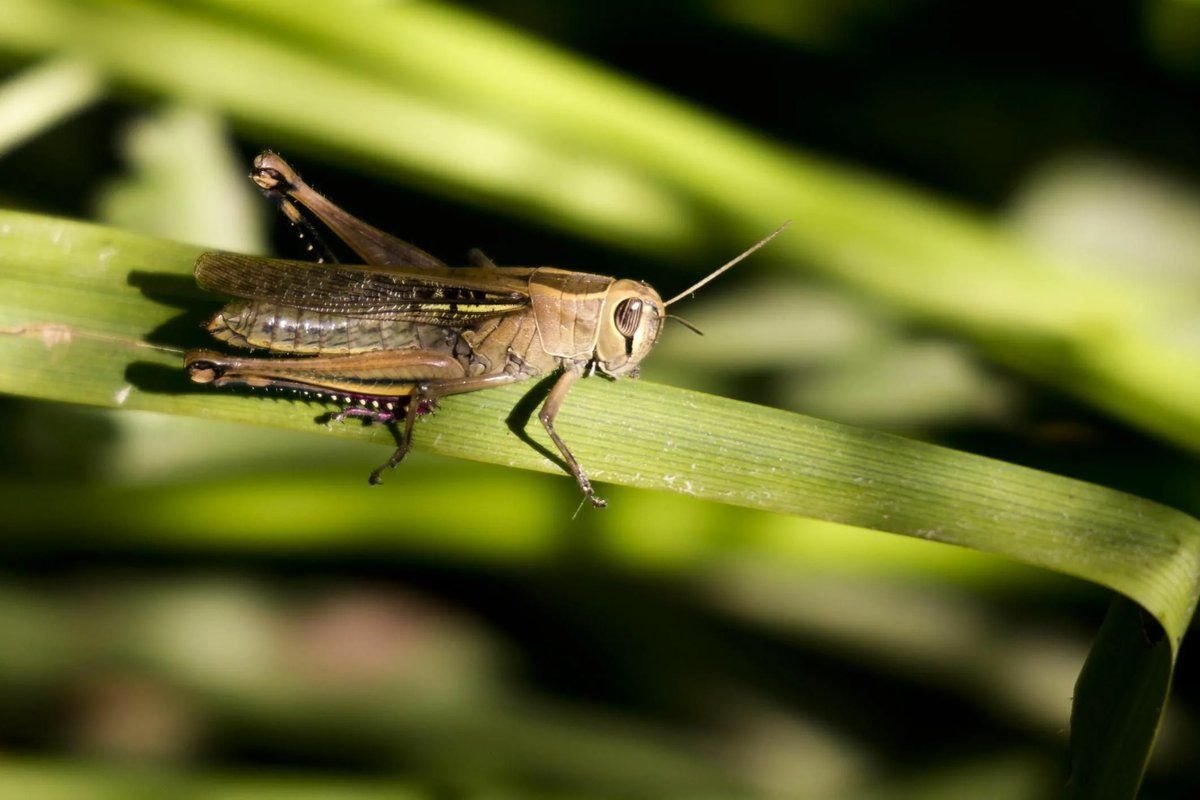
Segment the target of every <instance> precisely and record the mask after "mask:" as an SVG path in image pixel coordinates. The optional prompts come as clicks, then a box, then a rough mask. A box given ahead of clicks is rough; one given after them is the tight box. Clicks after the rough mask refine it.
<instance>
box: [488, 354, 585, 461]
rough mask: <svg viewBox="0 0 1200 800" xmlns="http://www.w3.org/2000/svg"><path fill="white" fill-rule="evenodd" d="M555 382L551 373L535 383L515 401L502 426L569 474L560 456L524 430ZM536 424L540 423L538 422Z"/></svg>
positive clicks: (555, 374) (555, 378) (556, 375)
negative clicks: (506, 427)
mask: <svg viewBox="0 0 1200 800" xmlns="http://www.w3.org/2000/svg"><path fill="white" fill-rule="evenodd" d="M557 380H558V373H557V372H552V373H551V374H549V375H547V376H546V377H544V378H542V379H541V380H540V381H538V382H537V383H535V384H534V385H533V388H532V389H530V390H529V391H528V392H526V393H525V394H524V395H522V396H521V399H520V400H518V401H517V404H516V405H515V406H513V410H512V411H510V412H509V414H508V416H507V417H506V418H505V420H504V424H505V425H507V426H508V429H509V430H510V431H512V432H513V434H514V435H515V436H516V437H517V438H518V439H520V440H521V441H522V442H524V443H525V444H527V445H529V446H530V447H531V448H533V449H534V450H536V451H537V452H538V453H541V454H542V455H543V456H544V457H546V458H547V459H549V460H550V461H552V462H554V463H555V464H557V465H558V466H559V468H560V469H562V470H563V471H565V472H567V473H568V474H569V473H570V471H571V468H570V467H569V466H567V462H566V461H564V460H563V458H562V456H561V455H559V454H558V453H556V452H555V451H553V450H551V449H550V448H548V447H546V446H545V445H543V444H542V443H541V442H538V441H536V440H535V439H534V438H533V437H532V436H530V435H529V434H528V433H527V432H526V428H527V427H528V425H529V418H530V417H532V416H533V415H534V412H535V411H537V409H538V407H539V406H541V404H542V403H543V402H544V401H545V400H546V396H547V395H549V394H550V390H551V389H552V388H554V384H555V382H556V381H557ZM538 424H541V423H540V422H539V423H538Z"/></svg>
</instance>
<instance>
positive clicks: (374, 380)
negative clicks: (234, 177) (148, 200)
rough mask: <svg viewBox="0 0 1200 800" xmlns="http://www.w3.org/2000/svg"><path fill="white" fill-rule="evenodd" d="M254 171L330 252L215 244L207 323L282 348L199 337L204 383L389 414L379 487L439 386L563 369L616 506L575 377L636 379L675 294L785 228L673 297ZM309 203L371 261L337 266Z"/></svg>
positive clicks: (454, 387)
mask: <svg viewBox="0 0 1200 800" xmlns="http://www.w3.org/2000/svg"><path fill="white" fill-rule="evenodd" d="M250 178H251V180H253V181H254V183H255V184H257V185H258V187H259V188H260V189H261V190H262V191H263V193H264V194H266V195H267V196H268V197H269V198H271V199H272V200H273V201H275V203H276V204H277V205H278V206H279V208H280V210H281V211H282V212H283V213H284V215H285V216H286V217H287V218H288V219H289V220H290V221H291V222H292V223H293V224H294V225H296V226H298V227H299V228H300V230H301V234H300V235H301V237H303V238H306V239H307V240H308V247H309V250H310V251H311V252H313V253H314V254H316V255H317V256H318V258H317V260H316V261H315V262H307V261H287V260H279V259H268V258H262V257H257V256H246V255H237V254H233V253H224V252H208V253H205V254H203V255H201V256H200V258H199V259H198V260H197V261H196V266H195V274H196V281H197V283H199V285H200V286H201V287H202V288H204V289H207V290H209V291H212V292H214V293H217V294H223V295H229V296H232V297H233V298H235V299H233V300H231V301H230V302H229V303H228V304H227V305H225V306H224V308H222V309H221V310H220V311H219V312H218V313H217V314H216V315H215V316H213V317H212V319H211V320H210V321H209V322H208V325H207V330H208V331H209V333H211V334H212V335H213V336H214V337H215V338H216V339H218V340H220V341H222V342H225V343H226V344H228V345H232V346H234V347H238V348H244V349H258V350H265V351H268V352H269V353H271V354H272V355H270V356H268V357H264V358H243V357H239V356H232V355H226V354H223V353H219V352H215V351H212V350H193V351H190V352H188V353H187V354H186V355H185V357H184V365H185V369H186V370H187V372H188V375H189V376H190V378H191V379H192V380H193V381H195V382H197V383H211V384H212V385H214V386H248V387H253V388H272V389H286V390H292V391H295V392H298V393H302V394H306V395H308V396H310V397H316V398H317V399H328V400H331V401H333V402H335V403H339V404H341V405H342V410H341V411H340V412H338V413H337V414H335V415H333V417H332V419H333V420H344V419H347V418H350V417H360V418H364V419H366V420H368V421H370V422H377V423H383V424H386V425H388V426H389V428H391V430H392V431H393V434H394V435H395V436H396V439H397V447H396V450H395V452H394V453H393V454H392V456H391V458H389V459H388V460H387V462H385V463H384V464H382V465H381V466H379V467H378V468H377V469H375V470H374V471H373V472H372V473H371V477H370V482H371V483H373V484H376V483H379V482H380V481H381V476H382V474H383V472H384V471H385V470H386V469H389V468H391V467H395V466H396V465H397V464H399V463H400V461H401V460H402V459H403V458H404V456H405V454H406V453H408V451H409V448H410V447H411V445H412V438H413V425H414V423H415V422H416V419H417V417H418V416H420V415H422V414H425V413H429V412H431V411H433V410H434V409H435V408H436V405H437V401H438V399H439V398H441V397H445V396H447V395H453V394H460V393H463V392H474V391H476V390H479V389H488V388H491V387H493V386H503V385H505V384H509V383H515V382H517V381H523V380H526V379H529V378H535V377H538V376H542V375H549V374H551V373H553V372H558V373H559V377H558V378H557V380H556V381H555V383H554V384H553V387H552V388H551V389H550V392H549V394H548V395H547V397H546V399H545V401H544V402H543V403H542V406H541V409H540V410H539V413H538V419H539V420H541V423H542V425H543V426H544V427H545V429H546V433H547V434H549V436H550V439H551V441H553V442H554V445H555V446H556V447H557V448H558V451H559V453H561V454H562V457H563V460H564V461H565V463H566V466H567V468H568V469H569V470H570V473H571V474H572V475H573V476H574V477H575V480H576V481H577V482H578V484H579V488H580V489H581V490H582V491H583V494H584V497H585V499H586V500H587V501H590V502H591V504H592V505H593V506H596V507H603V506H604V505H605V504H606V503H605V501H604V500H603V499H601V498H600V497H598V496H597V495H596V493H595V491H594V490H593V489H592V484H591V481H590V480H588V477H587V474H586V473H585V472H584V471H583V468H582V467H581V466H580V465H579V461H578V460H577V459H576V458H575V456H574V455H573V454H572V453H571V450H570V448H569V447H567V444H566V442H564V441H563V439H562V437H561V436H560V435H559V434H558V432H557V431H556V430H555V428H554V421H555V418H556V417H557V416H558V412H559V410H560V409H561V408H562V405H563V401H564V400H565V399H566V397H567V393H568V392H569V391H570V390H571V386H572V385H573V384H574V383H575V381H577V380H578V379H579V378H581V377H583V376H585V375H591V374H593V373H596V372H599V373H600V374H601V375H604V376H607V377H609V378H618V377H621V376H629V377H636V376H637V373H638V365H639V364H640V363H641V361H642V359H643V358H645V356H646V354H647V353H649V352H650V350H651V348H653V347H654V343H655V342H656V341H657V340H658V336H659V333H660V332H661V331H662V326H663V323H664V321H665V319H666V317H667V313H666V309H667V307H668V306H670V305H671V304H672V303H674V302H676V301H677V300H680V299H682V298H683V297H686V296H687V295H690V294H691V293H692V292H694V291H696V290H697V289H699V288H700V287H701V286H703V285H704V284H706V283H708V281H710V280H712V279H713V278H715V277H716V276H717V275H719V274H721V273H722V272H724V271H725V270H727V269H729V268H730V267H732V266H733V265H734V264H736V263H738V262H739V261H741V260H742V259H744V258H746V257H747V256H748V255H750V254H751V253H753V252H754V251H755V250H757V249H758V248H760V247H762V246H763V245H765V244H766V243H767V242H768V241H770V240H771V239H772V238H774V237H775V236H776V235H778V234H779V232H780V231H781V230H782V229H783V227H785V226H786V225H787V223H784V225H783V226H780V228H779V229H777V230H775V231H774V232H773V233H771V234H770V235H768V236H767V237H766V238H764V239H762V240H761V241H759V242H758V243H757V244H755V245H754V246H752V247H751V248H749V249H748V250H746V251H745V252H743V253H742V254H741V255H739V256H738V257H736V258H735V259H733V260H732V261H730V262H728V263H727V264H725V265H724V266H722V267H720V268H718V269H717V270H715V271H714V272H712V273H711V274H710V275H708V276H707V277H706V278H704V279H703V280H701V281H699V282H697V283H696V284H694V285H693V286H691V287H689V288H688V289H686V290H684V291H683V292H680V293H679V294H678V295H677V296H675V297H673V298H672V299H670V300H668V301H666V302H663V300H662V298H661V297H659V294H658V292H656V291H655V290H654V289H653V288H651V287H650V286H649V285H647V284H645V283H643V282H641V281H636V280H629V279H616V278H610V277H606V276H603V275H592V274H590V273H586V272H572V271H569V270H564V269H558V268H556V267H497V266H496V265H495V264H493V263H492V262H491V260H490V259H488V258H487V257H486V256H484V255H483V254H482V253H480V252H479V251H472V255H471V261H472V262H473V266H470V267H456V268H451V267H448V266H446V265H445V264H444V263H442V262H441V261H439V260H438V259H437V258H434V257H433V256H431V255H429V254H428V253H426V252H424V251H423V250H420V249H418V248H416V247H414V246H413V245H411V244H408V243H406V242H403V241H401V240H399V239H397V238H395V237H394V236H391V235H390V234H387V233H384V232H383V231H381V230H379V229H378V228H375V227H373V226H371V225H369V224H367V223H366V222H363V221H362V220H359V219H357V218H356V217H354V216H352V215H351V214H349V213H348V212H346V211H344V210H343V209H341V208H339V207H338V206H336V205H334V204H333V203H331V202H330V201H329V200H327V199H326V198H325V197H323V196H322V195H320V194H318V193H317V192H316V191H314V190H313V189H312V188H311V187H309V186H308V185H307V184H306V183H305V182H304V181H303V180H301V179H300V176H299V175H298V174H297V173H296V171H295V170H293V169H292V168H291V167H290V166H289V165H288V164H287V163H286V162H285V161H284V160H283V159H282V158H280V157H279V156H277V155H275V154H274V153H269V152H268V153H263V154H261V155H259V156H258V157H257V158H256V159H255V160H254V168H253V171H252V172H251V173H250ZM301 209H304V211H307V212H308V213H309V214H311V215H312V216H314V217H315V218H316V219H317V220H319V221H320V222H322V223H324V225H325V226H326V227H328V228H329V229H330V230H331V231H333V233H334V234H336V235H337V236H338V238H340V239H341V240H342V241H343V242H345V243H346V245H347V246H349V247H350V249H352V250H353V251H354V252H355V253H356V254H357V255H358V256H359V257H360V258H361V259H362V261H363V265H354V266H350V265H342V264H338V263H336V258H334V257H333V254H332V253H331V252H330V251H329V249H328V248H327V247H325V246H324V244H323V243H322V242H321V240H320V237H319V236H318V234H317V231H316V230H315V228H314V226H313V225H312V224H311V223H310V222H309V220H308V217H306V216H305V214H304V212H303V211H302V210H301ZM328 262H333V263H328ZM399 423H402V428H400V429H399V430H397V427H396V426H397V424H399Z"/></svg>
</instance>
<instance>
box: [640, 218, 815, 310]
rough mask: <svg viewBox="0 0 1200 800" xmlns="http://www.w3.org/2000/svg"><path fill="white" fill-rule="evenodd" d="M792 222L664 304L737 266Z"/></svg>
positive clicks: (681, 296)
mask: <svg viewBox="0 0 1200 800" xmlns="http://www.w3.org/2000/svg"><path fill="white" fill-rule="evenodd" d="M791 224H792V221H791V220H790V219H789V220H788V221H787V222H785V223H783V224H782V225H780V226H779V227H778V228H776V229H775V230H773V231H771V232H770V233H768V234H767V235H766V236H764V237H763V238H761V239H759V240H758V241H757V242H755V243H754V244H753V245H751V246H750V247H749V248H748V249H747V250H745V251H744V252H743V253H742V254H741V255H739V256H738V257H737V258H735V259H733V260H732V261H730V262H728V263H726V264H724V265H723V266H720V267H717V268H716V269H714V270H713V271H712V272H710V273H708V275H706V276H705V277H703V278H701V279H700V280H699V281H697V282H696V283H693V284H692V285H691V286H689V287H688V288H687V289H684V290H683V291H682V292H680V293H679V294H677V295H675V296H674V297H672V298H671V299H670V300H668V301H667V302H665V303H663V306H669V305H671V303H674V302H676V301H678V300H682V299H683V298H685V297H687V296H688V295H689V294H691V293H692V292H694V291H696V290H697V289H699V288H700V287H702V286H704V285H705V284H706V283H708V282H709V281H711V280H712V279H713V278H715V277H717V276H718V275H720V274H721V273H722V272H724V271H725V270H727V269H730V268H731V267H733V266H735V265H736V264H738V263H739V262H741V261H742V260H743V259H744V258H746V257H747V256H749V255H750V254H751V253H753V252H754V251H755V250H757V249H759V248H760V247H762V246H763V245H765V244H766V243H767V242H769V241H771V240H772V239H774V238H775V237H776V236H778V235H779V234H781V233H783V229H784V228H786V227H787V226H788V225H791Z"/></svg>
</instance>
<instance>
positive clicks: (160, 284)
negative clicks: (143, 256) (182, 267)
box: [126, 270, 221, 350]
mask: <svg viewBox="0 0 1200 800" xmlns="http://www.w3.org/2000/svg"><path fill="white" fill-rule="evenodd" d="M126 281H127V282H128V283H129V285H130V286H134V287H136V288H137V289H138V290H139V291H140V292H141V293H142V294H143V295H144V296H145V297H146V298H147V299H148V300H150V301H152V302H154V303H156V304H158V305H162V306H167V307H168V308H176V309H179V310H180V313H179V314H178V315H177V316H174V317H172V318H170V319H169V320H167V321H166V322H164V323H162V324H161V325H158V326H157V327H155V328H152V329H151V330H149V331H147V332H146V333H145V334H144V335H143V337H142V338H143V339H144V340H145V341H147V342H149V343H151V344H156V345H160V346H163V347H175V348H179V349H181V350H190V349H194V348H199V347H204V346H206V345H211V344H212V339H211V337H210V336H209V335H208V333H207V332H206V331H205V330H204V323H205V321H207V320H208V319H209V318H210V317H211V316H212V315H213V314H214V313H215V312H216V311H217V309H219V308H220V307H221V301H219V300H215V299H213V298H212V297H211V296H210V295H208V294H206V293H204V292H203V291H201V290H200V289H199V288H198V287H197V286H196V282H195V280H194V279H193V278H191V277H188V276H183V275H172V274H164V273H159V272H144V271H142V270H133V271H131V272H130V273H129V277H128V278H127V279H126Z"/></svg>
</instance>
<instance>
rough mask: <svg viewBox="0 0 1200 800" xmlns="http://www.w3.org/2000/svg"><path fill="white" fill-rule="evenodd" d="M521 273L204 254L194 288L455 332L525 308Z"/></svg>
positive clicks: (525, 290)
mask: <svg viewBox="0 0 1200 800" xmlns="http://www.w3.org/2000/svg"><path fill="white" fill-rule="evenodd" d="M529 272H530V270H525V269H519V268H518V269H504V270H500V269H494V268H492V269H475V268H470V267H461V268H451V267H443V268H438V269H431V268H425V269H421V270H420V271H419V272H417V271H404V270H399V269H393V268H389V269H376V268H372V267H364V266H345V265H340V264H336V265H329V264H313V263H310V262H307V261H285V260H281V259H270V258H262V257H260V256H246V255H240V254H237V253H220V252H212V253H205V254H204V255H202V256H200V258H199V259H197V261H196V282H197V283H199V284H200V286H201V287H203V288H205V289H208V290H209V291H211V292H215V293H217V294H225V295H231V296H233V297H240V298H244V299H247V300H263V301H265V302H271V303H278V304H280V305H284V306H291V307H294V308H303V309H309V310H312V311H320V312H328V313H333V314H342V315H345V316H348V317H357V318H360V319H382V320H407V321H411V322H421V323H426V324H430V325H447V326H449V325H455V324H463V323H467V322H470V321H472V320H479V319H484V318H487V317H496V316H502V315H504V314H509V313H512V312H514V311H519V310H521V309H523V308H526V307H527V306H528V305H529V289H528V273H529Z"/></svg>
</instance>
